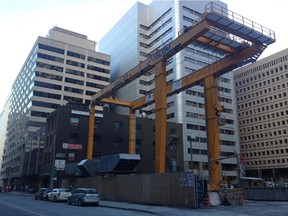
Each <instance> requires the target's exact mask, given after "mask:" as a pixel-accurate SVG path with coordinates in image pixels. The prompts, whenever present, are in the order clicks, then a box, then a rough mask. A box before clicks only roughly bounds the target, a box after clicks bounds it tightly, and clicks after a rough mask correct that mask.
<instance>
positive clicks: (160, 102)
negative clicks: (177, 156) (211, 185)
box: [155, 61, 167, 173]
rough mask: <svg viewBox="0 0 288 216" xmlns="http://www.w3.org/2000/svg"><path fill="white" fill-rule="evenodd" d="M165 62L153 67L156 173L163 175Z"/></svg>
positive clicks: (165, 118)
mask: <svg viewBox="0 0 288 216" xmlns="http://www.w3.org/2000/svg"><path fill="white" fill-rule="evenodd" d="M166 89H167V88H166V61H161V62H159V63H158V64H157V65H156V66H155V130H156V135H155V136H156V146H155V148H156V149H155V150H156V161H155V171H156V173H165V155H166V148H165V146H166V127H167V122H166V121H167V102H166V98H167V94H166Z"/></svg>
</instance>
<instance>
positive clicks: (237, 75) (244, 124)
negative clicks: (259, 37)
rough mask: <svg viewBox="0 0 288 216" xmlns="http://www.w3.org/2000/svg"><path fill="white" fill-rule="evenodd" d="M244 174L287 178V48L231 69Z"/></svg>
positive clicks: (267, 177)
mask: <svg viewBox="0 0 288 216" xmlns="http://www.w3.org/2000/svg"><path fill="white" fill-rule="evenodd" d="M234 80H235V90H236V102H237V113H238V121H239V134H240V146H241V153H242V154H243V159H244V164H245V169H246V175H247V176H254V177H261V178H266V179H268V180H269V178H275V177H279V178H280V177H281V178H286V179H288V174H287V171H288V156H287V155H288V129H287V125H288V110H287V108H288V95H287V87H288V49H285V50H282V51H281V52H278V53H275V54H273V55H271V56H268V57H266V58H263V59H261V60H258V61H257V62H255V63H253V64H250V65H247V66H245V67H243V68H241V69H238V70H236V71H235V72H234Z"/></svg>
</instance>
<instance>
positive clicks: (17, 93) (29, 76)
mask: <svg viewBox="0 0 288 216" xmlns="http://www.w3.org/2000/svg"><path fill="white" fill-rule="evenodd" d="M95 47H96V42H95V41H91V40H89V39H88V38H87V36H86V35H82V34H79V33H76V32H72V31H68V30H65V29H62V28H59V27H54V28H52V29H51V30H50V31H49V33H48V35H47V36H46V37H38V38H37V40H36V42H35V44H34V45H33V47H32V49H31V52H30V53H29V55H28V57H27V59H26V61H25V63H24V65H23V67H22V68H21V70H20V72H19V74H18V76H17V78H16V79H15V81H14V83H13V86H12V89H11V95H10V106H9V110H8V120H7V121H6V122H7V128H6V137H5V146H4V151H3V161H2V166H1V179H2V180H3V181H4V182H5V184H7V183H11V184H13V181H18V180H19V178H20V177H22V176H25V175H30V174H31V173H29V172H28V171H27V169H26V168H24V165H25V163H24V159H25V153H29V152H30V151H33V150H34V149H42V148H43V143H44V142H43V140H40V141H39V140H38V138H37V140H35V141H34V140H33V139H32V140H31V139H30V138H31V137H32V135H35V132H37V131H38V130H39V129H40V128H41V127H43V126H44V125H45V122H46V117H47V116H48V115H49V114H50V113H51V112H52V111H54V110H55V108H57V107H58V106H61V105H63V104H65V103H67V102H68V101H73V102H77V103H85V104H90V98H91V95H93V94H95V93H96V92H97V91H99V90H100V89H102V88H104V87H105V86H107V85H108V84H109V80H110V56H109V55H106V54H103V53H99V52H96V51H95ZM96 109H99V110H100V111H101V107H97V108H96ZM42 137H44V136H42ZM40 154H41V152H40ZM28 170H29V169H28ZM34 174H35V173H34ZM8 181H9V182H8Z"/></svg>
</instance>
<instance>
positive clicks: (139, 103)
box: [131, 44, 264, 110]
mask: <svg viewBox="0 0 288 216" xmlns="http://www.w3.org/2000/svg"><path fill="white" fill-rule="evenodd" d="M263 50H264V47H263V46H262V45H259V44H253V45H251V46H250V47H247V48H245V49H243V50H242V51H241V52H238V53H235V54H233V55H230V56H228V57H226V58H224V59H221V60H219V61H217V62H214V63H212V64H210V65H208V66H207V67H205V68H202V69H200V70H198V71H196V72H195V73H192V74H189V75H187V76H185V77H183V78H181V79H179V80H176V81H175V82H173V83H172V84H169V85H167V86H166V93H167V97H169V96H172V95H174V94H177V93H179V92H181V91H183V90H185V89H187V88H189V87H191V86H193V85H195V84H196V83H198V82H200V81H203V80H204V79H205V78H207V77H209V76H211V75H215V76H216V75H217V76H219V75H221V74H223V73H225V72H227V71H230V70H232V69H234V68H235V67H237V64H238V63H239V62H241V61H245V60H246V59H247V58H249V57H250V56H253V55H257V54H259V53H262V52H263ZM155 87H156V85H155ZM162 88H163V87H162ZM155 94H156V89H155V93H153V94H151V95H147V96H144V97H142V98H139V99H138V100H135V101H133V102H131V109H133V110H136V109H141V108H143V107H145V106H148V105H150V104H152V103H154V102H155V98H156V96H155Z"/></svg>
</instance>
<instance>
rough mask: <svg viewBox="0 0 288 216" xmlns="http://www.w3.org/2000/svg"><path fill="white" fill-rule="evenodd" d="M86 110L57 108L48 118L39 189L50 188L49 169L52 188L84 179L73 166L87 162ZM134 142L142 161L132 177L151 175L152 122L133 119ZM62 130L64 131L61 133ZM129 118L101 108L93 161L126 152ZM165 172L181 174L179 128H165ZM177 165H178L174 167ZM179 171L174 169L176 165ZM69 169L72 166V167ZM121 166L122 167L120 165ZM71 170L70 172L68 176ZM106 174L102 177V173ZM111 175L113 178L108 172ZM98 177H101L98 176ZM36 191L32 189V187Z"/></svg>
mask: <svg viewBox="0 0 288 216" xmlns="http://www.w3.org/2000/svg"><path fill="white" fill-rule="evenodd" d="M89 117H90V114H89V106H88V105H86V104H75V103H67V104H66V105H64V106H60V107H58V108H57V109H56V110H55V111H54V112H52V113H51V114H50V115H49V117H48V118H47V127H46V135H45V137H46V138H45V146H44V150H43V154H42V155H43V165H42V166H41V169H40V178H41V181H40V182H41V184H42V185H41V187H47V186H49V185H51V182H50V181H51V173H52V167H53V166H55V168H56V170H57V172H55V177H56V176H57V179H56V180H55V181H54V182H53V185H54V187H60V186H61V181H62V180H63V179H65V178H76V177H78V176H81V175H82V176H83V174H82V173H81V172H78V173H77V172H75V170H76V165H77V164H78V163H79V162H80V161H82V160H84V159H86V156H87V143H88V136H87V135H88V127H89ZM135 124H136V125H135V129H136V131H135V132H136V137H137V138H136V140H135V153H136V154H139V155H140V157H141V160H140V161H139V163H138V164H137V166H136V168H135V170H134V172H135V173H153V172H154V166H155V164H154V158H155V138H154V137H155V136H154V135H153V136H151V134H153V133H155V126H154V124H155V123H154V120H152V119H148V118H142V117H141V118H137V119H135ZM63 128H65V130H63ZM128 128H129V116H127V115H119V114H115V113H111V112H110V111H109V109H108V108H104V110H103V114H102V115H97V116H96V117H95V128H94V129H95V131H94V137H95V138H94V145H93V159H95V160H97V159H98V160H99V159H101V158H103V157H104V156H108V155H113V154H119V153H128V152H129V130H128ZM168 131H169V133H167V135H166V136H167V140H168V141H169V145H168V146H167V152H168V154H167V163H166V166H167V170H169V171H170V172H172V171H173V170H179V171H183V169H184V167H183V164H181V161H183V159H182V157H183V155H182V147H181V146H182V143H183V142H182V137H179V136H178V134H182V125H181V124H176V123H171V122H170V123H169V124H168ZM176 162H177V163H176ZM176 164H177V165H178V167H175V165H176ZM71 165H72V166H71ZM122 166H124V164H122ZM71 168H73V169H72V172H71ZM104 174H105V173H104ZM110 174H114V173H113V171H111V173H110ZM98 175H103V173H99V174H98ZM34 187H35V185H34Z"/></svg>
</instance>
